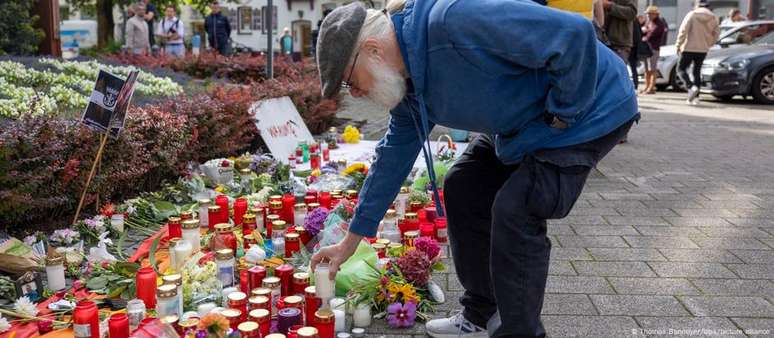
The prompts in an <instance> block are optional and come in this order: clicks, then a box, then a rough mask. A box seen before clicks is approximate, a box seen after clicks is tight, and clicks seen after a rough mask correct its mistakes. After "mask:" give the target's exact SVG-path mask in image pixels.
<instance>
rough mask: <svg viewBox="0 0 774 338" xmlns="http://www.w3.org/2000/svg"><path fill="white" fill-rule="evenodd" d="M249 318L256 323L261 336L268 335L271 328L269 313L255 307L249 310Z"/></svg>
mask: <svg viewBox="0 0 774 338" xmlns="http://www.w3.org/2000/svg"><path fill="white" fill-rule="evenodd" d="M249 319H250V320H251V321H254V322H256V323H258V329H259V330H260V331H261V337H266V336H267V335H269V329H270V328H271V313H269V310H266V309H257V310H253V311H250V316H249Z"/></svg>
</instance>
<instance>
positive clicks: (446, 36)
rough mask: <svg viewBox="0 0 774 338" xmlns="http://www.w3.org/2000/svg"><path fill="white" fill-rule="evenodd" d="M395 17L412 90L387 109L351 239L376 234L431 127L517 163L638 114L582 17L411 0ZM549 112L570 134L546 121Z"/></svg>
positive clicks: (502, 2)
mask: <svg viewBox="0 0 774 338" xmlns="http://www.w3.org/2000/svg"><path fill="white" fill-rule="evenodd" d="M391 18H392V22H393V24H394V26H395V31H396V35H397V38H398V44H399V45H400V49H401V53H402V55H403V61H404V63H405V65H406V67H407V69H408V72H409V75H410V83H411V85H412V86H410V90H409V93H408V94H407V95H406V97H405V98H404V99H403V101H402V102H401V103H400V104H399V105H398V106H397V107H395V108H394V109H392V111H390V115H391V118H390V122H389V128H388V130H387V133H386V134H385V136H384V137H383V138H382V140H381V141H380V142H379V144H378V146H377V148H376V161H375V162H374V163H373V165H372V167H371V169H370V171H369V173H368V177H367V178H366V181H365V183H364V185H363V188H362V190H361V193H360V198H359V201H360V202H359V204H358V206H357V208H356V210H355V215H354V218H353V219H352V222H351V224H350V231H351V232H353V233H356V234H360V235H364V236H374V235H375V233H376V229H377V226H378V223H379V221H380V220H381V219H382V217H383V216H384V213H385V212H386V210H387V208H388V206H389V204H390V203H391V202H392V201H393V200H394V199H395V196H396V195H397V193H398V191H399V190H400V185H401V183H402V182H403V181H404V180H405V178H406V176H407V175H408V173H409V172H410V171H411V168H412V165H413V163H414V160H415V159H416V157H417V155H418V154H419V152H420V150H422V149H423V145H424V147H425V148H427V147H428V146H427V143H426V141H427V137H426V135H428V133H429V131H430V130H431V129H432V128H433V126H434V125H436V124H437V125H443V126H447V127H451V128H456V129H463V130H470V131H475V132H480V133H486V134H489V135H493V136H494V138H495V143H496V149H497V156H498V157H499V158H500V160H502V161H503V162H504V163H506V164H515V163H518V162H520V161H521V160H522V159H523V157H524V156H525V155H527V154H530V153H532V152H534V151H536V150H538V149H543V148H559V147H564V146H569V145H574V144H580V143H584V142H588V141H591V140H593V139H596V138H599V137H601V136H604V135H606V134H608V133H610V132H611V131H613V130H614V129H616V128H617V127H619V126H621V125H622V124H624V123H625V122H628V121H630V120H632V119H633V118H634V117H635V116H637V114H638V112H637V99H636V95H635V91H634V86H633V84H632V82H631V80H630V79H629V75H628V72H627V69H626V66H625V64H624V63H623V61H622V60H621V59H620V58H618V56H616V55H615V54H614V53H613V52H612V51H610V50H609V49H608V48H607V47H605V46H604V45H602V44H601V43H599V42H598V41H597V39H596V36H595V33H594V28H593V26H592V24H591V22H590V21H589V20H587V19H586V18H584V17H582V16H580V15H576V14H571V13H567V12H561V11H558V10H555V9H552V8H548V7H545V6H541V5H539V4H536V3H535V2H533V1H530V0H408V1H407V2H406V6H405V8H404V9H403V10H402V11H401V12H398V13H393V15H392V17H391ZM546 113H549V114H550V115H553V116H556V117H558V118H559V119H560V120H561V121H563V122H565V123H566V128H555V127H552V126H551V125H549V124H547V123H546V122H545V116H546ZM425 157H426V160H427V161H428V162H430V161H429V159H428V158H427V157H428V156H425Z"/></svg>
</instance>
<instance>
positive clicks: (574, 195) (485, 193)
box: [444, 121, 634, 337]
mask: <svg viewBox="0 0 774 338" xmlns="http://www.w3.org/2000/svg"><path fill="white" fill-rule="evenodd" d="M632 123H634V121H630V122H628V123H626V124H624V125H623V126H621V127H619V128H618V129H616V130H615V131H613V132H611V133H610V134H608V135H606V136H603V137H601V138H599V139H596V140H594V141H591V142H587V143H583V144H579V145H574V146H569V147H564V148H557V149H544V150H540V151H537V152H535V153H534V154H531V155H528V156H526V157H525V159H524V160H523V161H522V162H521V163H519V164H516V165H505V164H503V163H502V162H501V161H500V160H499V159H498V158H497V155H496V154H495V146H494V143H493V140H492V139H491V138H490V137H488V136H479V137H478V138H476V139H475V140H474V141H473V142H471V143H470V145H469V146H468V148H467V150H466V151H465V153H464V154H463V155H462V156H461V157H460V158H459V159H458V160H457V162H456V163H455V164H454V166H453V167H452V168H451V169H450V170H449V172H448V173H447V175H446V179H445V182H444V196H445V197H444V198H445V202H446V210H447V217H448V219H447V220H448V226H449V240H450V245H451V250H452V255H453V258H454V266H455V268H456V270H457V276H458V277H459V279H460V282H461V284H462V286H463V287H464V288H465V293H464V295H463V296H462V297H460V303H461V304H462V306H463V307H464V310H463V315H464V316H465V318H466V319H468V320H469V321H471V322H473V323H474V324H476V325H478V326H481V327H487V329H488V330H489V335H490V336H495V337H544V336H545V329H544V328H543V324H542V323H541V321H540V311H541V309H542V307H543V294H544V293H545V286H546V278H547V276H548V260H549V254H550V252H551V241H550V240H549V239H548V237H546V220H547V219H557V218H563V217H565V216H566V215H567V214H568V213H569V212H570V209H572V206H573V205H574V204H575V201H576V200H577V199H578V196H579V195H580V193H581V191H582V190H583V186H584V184H585V182H586V178H587V177H588V175H589V172H590V171H591V168H593V167H594V166H595V165H596V163H597V162H598V161H599V160H600V159H602V157H604V156H605V155H606V154H607V153H608V152H609V151H610V150H611V149H613V147H614V146H615V145H616V144H618V142H619V140H621V139H622V138H623V137H625V135H626V133H627V132H628V131H629V128H631V125H632Z"/></svg>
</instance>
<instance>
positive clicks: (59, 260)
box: [46, 250, 64, 266]
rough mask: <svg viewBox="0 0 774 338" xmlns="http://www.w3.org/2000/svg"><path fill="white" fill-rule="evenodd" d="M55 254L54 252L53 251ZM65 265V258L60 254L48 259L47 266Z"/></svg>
mask: <svg viewBox="0 0 774 338" xmlns="http://www.w3.org/2000/svg"><path fill="white" fill-rule="evenodd" d="M52 252H53V250H52ZM62 264H64V257H63V256H60V255H58V254H54V255H51V256H47V257H46V266H54V265H62Z"/></svg>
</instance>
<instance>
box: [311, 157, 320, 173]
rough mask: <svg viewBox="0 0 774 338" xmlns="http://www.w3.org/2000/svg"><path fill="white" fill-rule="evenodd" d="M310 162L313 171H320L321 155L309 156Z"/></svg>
mask: <svg viewBox="0 0 774 338" xmlns="http://www.w3.org/2000/svg"><path fill="white" fill-rule="evenodd" d="M309 162H310V166H311V168H312V170H315V169H320V154H317V153H312V154H311V155H310V156H309Z"/></svg>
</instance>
